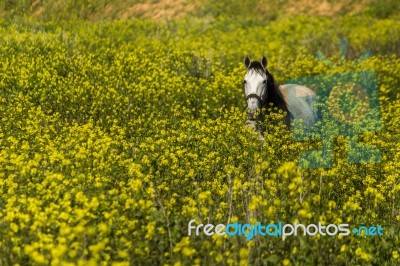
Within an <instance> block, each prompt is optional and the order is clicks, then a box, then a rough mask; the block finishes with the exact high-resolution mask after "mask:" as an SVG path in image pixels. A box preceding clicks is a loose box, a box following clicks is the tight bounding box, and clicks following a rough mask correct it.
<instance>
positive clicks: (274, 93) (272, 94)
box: [263, 72, 289, 112]
mask: <svg viewBox="0 0 400 266" xmlns="http://www.w3.org/2000/svg"><path fill="white" fill-rule="evenodd" d="M267 76H268V79H269V80H270V82H269V83H268V96H267V100H266V101H265V103H264V106H263V107H266V109H267V110H268V108H269V107H270V103H272V104H273V107H277V108H279V109H281V110H282V111H285V112H288V111H289V110H288V108H287V105H286V102H285V100H284V98H283V95H282V93H281V92H280V91H279V89H278V87H277V86H276V85H275V82H274V78H273V76H272V75H271V74H270V73H268V72H267Z"/></svg>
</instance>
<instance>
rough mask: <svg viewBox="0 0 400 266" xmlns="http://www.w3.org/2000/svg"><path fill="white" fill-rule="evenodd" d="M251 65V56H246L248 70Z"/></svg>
mask: <svg viewBox="0 0 400 266" xmlns="http://www.w3.org/2000/svg"><path fill="white" fill-rule="evenodd" d="M250 63H251V60H250V57H249V56H246V57H245V58H244V65H245V66H246V68H249V66H250Z"/></svg>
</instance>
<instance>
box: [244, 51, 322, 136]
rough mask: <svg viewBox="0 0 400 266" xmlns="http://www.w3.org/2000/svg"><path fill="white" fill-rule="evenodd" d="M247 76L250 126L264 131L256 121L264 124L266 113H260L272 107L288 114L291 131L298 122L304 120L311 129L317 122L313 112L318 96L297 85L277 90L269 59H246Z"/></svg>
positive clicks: (248, 122)
mask: <svg viewBox="0 0 400 266" xmlns="http://www.w3.org/2000/svg"><path fill="white" fill-rule="evenodd" d="M244 64H245V66H246V70H247V71H246V75H245V76H244V80H243V83H244V91H245V95H246V101H247V108H248V110H249V113H248V116H247V121H246V124H247V125H250V126H252V127H253V128H254V129H256V130H258V131H260V133H261V136H262V133H263V132H262V131H263V130H262V129H261V128H259V127H258V125H257V123H256V121H259V120H263V119H264V117H265V113H263V112H257V110H259V109H262V108H265V110H266V112H268V107H270V104H271V103H272V105H273V107H277V108H279V109H281V110H283V111H285V112H287V116H286V117H285V123H286V125H287V126H288V127H290V125H291V123H292V122H293V121H295V120H296V119H301V120H302V123H303V125H304V127H305V128H306V129H309V128H310V127H311V126H312V125H314V123H315V122H316V121H317V114H316V112H315V111H314V109H313V103H314V102H316V101H317V96H316V94H315V93H314V92H313V91H312V90H310V89H309V88H307V87H304V86H301V85H297V84H284V85H280V86H276V85H275V82H274V78H273V77H272V75H271V74H270V73H269V72H268V71H267V58H266V57H265V56H263V58H262V59H261V61H260V62H259V61H251V60H250V58H249V57H248V56H246V58H245V59H244Z"/></svg>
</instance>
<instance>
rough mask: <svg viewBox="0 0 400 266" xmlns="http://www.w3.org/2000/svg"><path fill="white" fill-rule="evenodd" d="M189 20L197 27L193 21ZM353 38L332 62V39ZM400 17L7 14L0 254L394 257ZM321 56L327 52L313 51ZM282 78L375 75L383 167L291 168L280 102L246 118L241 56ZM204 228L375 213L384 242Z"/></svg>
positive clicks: (121, 260)
mask: <svg viewBox="0 0 400 266" xmlns="http://www.w3.org/2000/svg"><path fill="white" fill-rule="evenodd" d="M188 25H190V27H188ZM343 36H345V37H347V38H348V39H349V41H350V48H351V50H350V54H349V57H350V63H355V62H356V59H357V57H358V56H359V55H361V54H362V53H363V52H364V50H365V49H367V48H371V49H372V50H373V54H374V55H373V56H372V57H371V58H369V59H366V60H364V61H362V62H360V63H359V64H354V66H351V65H352V64H349V65H346V66H342V65H341V64H340V58H339V52H338V49H337V41H338V40H339V39H340V38H341V37H343ZM398 36H399V24H398V23H397V21H395V20H390V19H388V20H376V19H368V20H367V21H365V20H364V19H363V18H355V17H343V18H338V19H336V20H335V23H333V21H331V20H329V19H327V18H310V17H305V16H304V17H303V16H299V17H292V18H286V19H277V20H276V21H274V22H270V23H255V24H249V23H248V22H247V21H245V22H243V21H237V20H230V19H229V18H219V19H215V20H211V21H210V20H207V19H204V20H203V19H192V20H182V21H174V22H170V23H166V24H158V23H154V22H149V21H144V20H141V21H135V22H99V23H87V22H75V23H72V22H70V23H61V24H56V23H51V22H48V23H32V22H31V23H21V24H13V23H10V22H6V21H3V22H1V23H0V43H1V46H0V114H1V117H0V118H1V120H0V189H1V191H2V194H1V195H0V235H1V236H2V237H1V239H0V261H1V263H2V264H3V265H12V264H16V263H18V264H20V265H43V264H51V265H63V264H67V263H70V264H77V265H86V264H91V265H99V264H104V265H108V264H112V265H160V264H165V265H173V264H175V265H200V264H204V265H210V264H223V265H237V264H242V265H245V264H253V265H268V264H270V265H275V264H284V265H290V264H293V265H328V264H329V265H335V264H339V265H340V264H342V265H344V264H346V265H347V264H353V265H360V264H364V265H395V264H397V263H398V260H399V252H400V250H399V243H400V240H399V226H398V224H399V222H400V205H399V203H400V202H399V199H400V197H399V196H400V184H399V182H398V177H399V176H400V170H399V169H400V159H399V158H400V149H399V145H398V141H399V137H400V136H399V132H400V128H399V125H400V120H399V115H398V113H399V109H400V94H399V91H398V89H397V88H399V86H400V59H399V56H398V55H399V50H398V49H399V48H398V47H400V46H399V43H398V42H399V41H398V40H399V38H398ZM317 50H321V51H322V52H323V53H325V54H327V55H328V56H329V59H330V60H331V61H333V62H335V63H338V65H339V66H338V67H337V68H330V67H329V66H326V65H325V64H323V63H322V62H319V61H318V60H317V59H316V58H315V57H314V54H315V53H316V52H317ZM246 54H250V55H251V56H253V57H256V56H257V57H261V55H263V54H266V55H267V56H268V57H269V62H270V66H269V69H270V71H271V73H273V74H274V75H275V77H276V80H277V81H278V82H283V81H284V80H287V79H289V78H296V77H302V76H310V75H317V74H333V73H345V72H348V71H357V70H374V71H375V72H376V73H377V82H378V87H379V92H380V105H381V112H382V120H383V125H384V127H383V129H382V131H380V132H372V133H365V134H363V135H362V136H361V140H362V141H363V142H364V143H366V144H371V145H375V146H376V147H378V148H379V149H380V151H381V153H382V161H381V162H380V163H378V164H350V163H348V162H347V158H346V156H345V154H346V150H347V147H346V142H345V139H344V137H338V138H336V139H335V140H334V146H333V147H334V156H335V158H334V167H333V168H332V169H306V170H301V169H298V168H297V160H298V155H299V153H300V152H301V151H305V150H309V149H311V148H317V147H319V145H320V142H319V141H305V142H296V141H294V140H293V137H292V133H291V132H290V131H289V130H287V129H286V128H285V126H284V125H283V124H282V123H281V122H280V121H281V118H282V114H279V113H274V114H272V115H271V116H270V117H268V119H267V121H266V122H265V126H266V128H267V132H268V133H267V134H266V135H265V141H264V142H261V141H260V140H259V136H258V135H257V134H256V133H255V132H253V131H252V130H251V129H250V128H248V127H246V126H245V125H244V118H245V112H244V111H243V110H244V107H245V102H244V100H243V89H242V86H241V84H242V78H243V75H244V71H245V69H244V67H243V65H242V59H243V57H244V56H245V55H246ZM191 219H196V220H197V221H198V222H203V223H214V224H218V223H225V224H226V223H228V222H234V221H239V222H241V223H246V222H249V223H254V222H256V221H261V222H263V223H270V222H277V221H283V222H286V223H293V222H301V223H304V224H308V223H317V222H318V221H321V222H326V223H342V222H343V223H349V224H351V225H352V226H360V225H380V226H382V227H383V228H384V229H385V231H384V233H385V235H384V236H383V237H375V238H371V237H355V236H348V237H311V236H299V237H288V238H287V239H286V240H285V241H282V240H281V239H278V238H268V237H256V238H255V239H254V240H251V241H248V242H246V240H245V239H244V237H232V238H228V237H216V236H213V237H206V236H204V235H203V236H198V237H195V236H191V237H189V236H188V235H187V224H188V222H189V221H190V220H191Z"/></svg>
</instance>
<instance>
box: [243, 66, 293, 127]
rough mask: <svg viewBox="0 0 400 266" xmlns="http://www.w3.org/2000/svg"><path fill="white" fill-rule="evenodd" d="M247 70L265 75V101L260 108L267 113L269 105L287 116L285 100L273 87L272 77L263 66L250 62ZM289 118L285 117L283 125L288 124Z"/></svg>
mask: <svg viewBox="0 0 400 266" xmlns="http://www.w3.org/2000/svg"><path fill="white" fill-rule="evenodd" d="M248 70H254V71H256V72H257V73H259V74H261V75H266V76H267V91H268V95H267V99H266V101H265V102H264V105H263V106H262V108H265V109H266V112H267V113H269V108H270V107H271V106H270V104H272V106H273V107H277V108H279V109H280V110H282V111H285V112H286V113H287V114H289V109H288V106H287V103H286V101H285V99H284V98H283V95H282V93H281V92H280V90H279V89H278V86H277V85H275V80H274V77H273V76H272V75H271V73H269V72H268V71H267V70H266V69H265V68H264V66H263V65H262V64H261V63H260V62H258V61H252V62H251V63H250V65H249V67H248ZM288 118H289V116H287V117H286V119H285V123H286V124H289V119H288Z"/></svg>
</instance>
